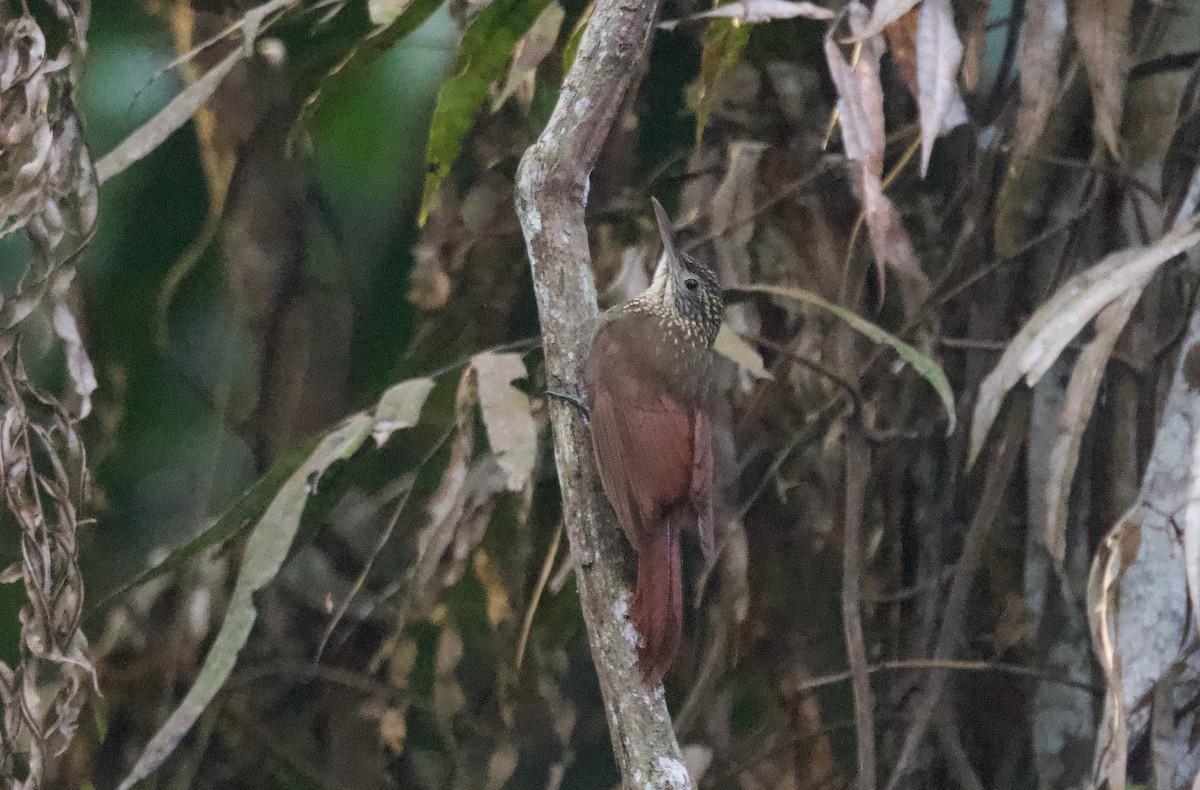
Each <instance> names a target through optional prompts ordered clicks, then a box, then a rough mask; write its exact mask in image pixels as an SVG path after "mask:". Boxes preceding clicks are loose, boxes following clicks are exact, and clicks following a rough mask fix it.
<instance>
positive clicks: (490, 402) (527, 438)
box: [471, 351, 537, 491]
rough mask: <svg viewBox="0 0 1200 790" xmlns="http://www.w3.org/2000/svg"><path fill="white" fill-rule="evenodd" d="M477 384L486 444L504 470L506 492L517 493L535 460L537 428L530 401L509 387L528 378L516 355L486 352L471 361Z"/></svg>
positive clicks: (527, 479)
mask: <svg viewBox="0 0 1200 790" xmlns="http://www.w3.org/2000/svg"><path fill="white" fill-rule="evenodd" d="M471 365H472V367H473V368H474V369H475V374H476V376H477V380H478V382H479V407H480V410H481V411H482V412H483V424H484V426H485V427H486V428H487V435H488V443H489V444H490V445H491V447H492V451H493V452H494V453H495V454H496V462H497V463H498V464H500V468H501V469H503V470H504V473H505V476H506V478H507V485H508V490H510V491H520V490H521V489H523V488H524V487H525V486H526V485H527V484H528V483H529V480H530V478H531V476H532V475H533V462H534V460H535V459H536V457H537V426H536V425H535V424H534V422H533V415H532V413H531V412H530V406H529V397H528V396H527V395H526V394H525V393H523V392H521V391H520V390H519V389H517V388H516V387H514V386H513V385H512V382H514V381H516V380H517V379H523V378H525V377H526V376H527V375H529V374H528V372H527V371H526V370H525V362H524V361H523V360H522V358H521V355H520V354H517V353H496V352H492V351H485V352H484V353H482V354H477V355H475V356H474V357H472V358H471Z"/></svg>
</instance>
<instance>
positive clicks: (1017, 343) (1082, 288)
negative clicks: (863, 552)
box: [967, 218, 1200, 465]
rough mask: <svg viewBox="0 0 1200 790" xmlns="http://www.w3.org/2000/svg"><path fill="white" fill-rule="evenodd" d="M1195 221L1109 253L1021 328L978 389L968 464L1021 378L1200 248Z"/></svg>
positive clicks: (1034, 374)
mask: <svg viewBox="0 0 1200 790" xmlns="http://www.w3.org/2000/svg"><path fill="white" fill-rule="evenodd" d="M1196 225H1197V219H1196V218H1192V219H1191V220H1189V221H1187V222H1184V223H1180V224H1179V225H1177V226H1176V227H1175V228H1173V229H1172V230H1171V231H1170V232H1169V233H1167V234H1166V235H1165V236H1163V237H1162V238H1161V239H1159V240H1158V241H1157V242H1155V243H1154V244H1151V245H1148V246H1146V247H1130V248H1128V249H1124V250H1121V251H1119V252H1114V253H1112V254H1111V255H1109V256H1107V257H1106V258H1104V260H1102V261H1100V262H1099V263H1097V264H1096V265H1095V266H1093V267H1091V268H1089V269H1087V270H1086V271H1083V272H1080V273H1079V274H1077V275H1075V276H1074V277H1072V278H1071V279H1070V280H1068V281H1067V282H1066V283H1064V284H1063V285H1062V287H1061V288H1059V289H1058V291H1057V292H1055V294H1054V296H1052V297H1050V299H1049V300H1047V301H1046V303H1045V304H1043V305H1042V306H1041V307H1039V308H1038V310H1037V312H1036V313H1034V315H1033V317H1032V318H1031V319H1030V320H1029V321H1028V323H1026V324H1025V326H1024V327H1022V329H1021V331H1020V332H1018V333H1017V336H1016V337H1014V338H1013V339H1012V341H1011V342H1010V343H1009V344H1008V347H1007V348H1006V349H1005V351H1004V354H1003V355H1002V356H1001V357H1000V361H999V362H997V363H996V367H995V368H994V369H993V370H992V372H991V373H989V374H988V376H987V378H985V379H984V380H983V383H982V384H980V386H979V400H978V401H976V403H975V415H974V417H973V419H972V420H971V442H970V451H969V453H968V460H967V463H968V465H970V464H973V463H974V461H975V458H976V457H977V456H978V455H979V451H980V450H981V449H982V448H983V443H984V440H985V439H986V438H987V434H988V430H989V429H990V428H991V426H992V423H993V422H994V421H995V419H996V416H997V415H998V414H999V413H1000V405H1001V403H1002V402H1003V400H1004V396H1005V395H1006V394H1007V393H1008V391H1009V390H1011V389H1012V388H1013V387H1014V386H1016V384H1017V382H1019V381H1020V380H1021V378H1022V377H1024V379H1025V381H1026V383H1027V384H1029V385H1033V384H1035V383H1037V380H1038V379H1039V378H1041V376H1042V374H1043V373H1045V372H1046V371H1047V370H1048V369H1049V368H1050V366H1051V365H1053V364H1054V361H1055V360H1056V359H1058V356H1059V354H1061V353H1062V351H1063V349H1064V348H1066V347H1067V345H1068V344H1069V343H1070V342H1071V340H1072V338H1074V337H1075V336H1076V335H1077V334H1079V332H1080V330H1082V329H1083V328H1084V326H1086V325H1087V323H1088V322H1089V321H1091V320H1092V319H1093V318H1095V317H1096V315H1097V314H1098V313H1099V312H1100V311H1101V310H1103V309H1104V308H1105V307H1107V306H1108V305H1109V304H1111V303H1112V302H1113V301H1114V300H1116V299H1117V298H1118V297H1120V296H1121V295H1122V294H1124V293H1125V292H1126V291H1128V290H1129V289H1131V288H1133V287H1134V286H1135V285H1136V284H1137V283H1140V282H1142V281H1143V280H1144V279H1145V278H1147V277H1149V276H1150V275H1151V274H1153V273H1154V272H1155V271H1157V270H1158V267H1159V266H1161V265H1162V264H1164V263H1166V262H1167V261H1168V260H1170V259H1171V258H1173V257H1175V256H1176V255H1178V254H1180V253H1181V252H1185V251H1187V250H1189V249H1191V248H1192V247H1194V246H1195V245H1196V244H1197V243H1200V231H1197V230H1196Z"/></svg>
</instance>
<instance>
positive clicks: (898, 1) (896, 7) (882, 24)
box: [852, 0, 919, 41]
mask: <svg viewBox="0 0 1200 790" xmlns="http://www.w3.org/2000/svg"><path fill="white" fill-rule="evenodd" d="M918 1H919V0H879V2H877V3H876V4H875V8H874V10H873V11H872V12H871V17H870V19H868V20H866V22H865V23H864V24H862V25H861V26H859V27H858V28H857V29H855V30H854V39H855V40H856V41H862V40H864V39H868V38H871V37H872V36H877V35H879V34H880V33H882V32H883V31H884V28H886V27H887V26H888V25H890V24H892V23H893V22H895V21H896V20H897V19H899V18H900V17H902V16H904V15H905V14H907V13H908V12H909V11H911V10H912V9H913V8H915V7H916V5H917V2H918ZM852 5H853V4H852Z"/></svg>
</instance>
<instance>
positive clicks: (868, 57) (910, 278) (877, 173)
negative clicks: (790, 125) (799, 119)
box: [825, 0, 929, 306]
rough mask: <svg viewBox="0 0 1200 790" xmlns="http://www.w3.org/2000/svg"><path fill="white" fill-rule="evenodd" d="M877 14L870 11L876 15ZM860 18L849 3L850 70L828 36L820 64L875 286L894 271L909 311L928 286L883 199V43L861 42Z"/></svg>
mask: <svg viewBox="0 0 1200 790" xmlns="http://www.w3.org/2000/svg"><path fill="white" fill-rule="evenodd" d="M879 8H880V7H879V6H876V12H878V11H879ZM905 10H906V11H907V10H908V9H907V8H905ZM865 15H866V10H865V8H864V7H863V6H862V4H861V3H858V2H857V0H856V1H855V2H853V3H851V5H850V28H851V30H853V31H854V32H855V33H856V34H857V35H858V36H859V38H860V41H859V44H860V45H861V50H860V51H859V53H858V60H857V61H856V62H855V63H854V65H853V67H852V66H851V65H850V63H848V62H847V61H846V58H845V56H844V55H843V54H842V51H841V47H840V46H839V45H838V44H837V42H836V41H834V40H833V38H832V36H828V37H826V39H825V59H826V61H827V62H828V63H829V74H830V77H832V79H833V83H834V85H835V86H836V87H837V91H838V114H839V116H840V118H841V125H842V144H843V146H844V147H845V149H846V156H847V158H849V159H851V160H853V161H854V162H856V163H857V164H858V165H859V167H858V172H857V174H856V176H857V177H856V178H855V179H854V183H855V188H856V189H857V190H859V198H860V199H861V200H862V204H863V211H864V213H865V215H866V223H867V233H868V236H869V237H870V241H871V251H872V253H873V254H874V257H875V266H876V269H877V274H878V277H879V281H880V283H881V285H882V283H883V282H884V280H885V277H884V269H885V268H886V267H891V268H892V269H893V270H895V272H896V273H897V275H899V276H900V277H901V278H903V280H904V282H905V284H906V287H905V302H906V305H908V306H911V305H912V304H914V303H916V302H918V301H920V299H921V298H923V293H924V292H926V291H927V290H928V287H929V284H928V280H927V278H926V277H925V274H924V273H923V272H922V271H921V265H920V261H919V260H918V259H917V253H916V250H915V249H914V248H913V244H912V240H911V239H910V238H909V236H908V231H907V230H906V229H905V228H904V225H903V223H902V222H901V220H900V214H899V212H897V211H896V207H895V206H893V205H892V201H891V200H890V199H889V198H888V197H887V195H885V194H884V193H883V181H882V180H883V153H884V143H885V136H884V131H885V130H884V117H883V86H882V84H881V83H880V81H879V59H880V57H881V55H882V54H883V48H884V43H883V38H882V37H881V36H878V35H876V36H872V37H864V36H863V34H862V32H861V28H862V24H863V19H864V18H865ZM889 21H890V20H889ZM918 65H919V64H918Z"/></svg>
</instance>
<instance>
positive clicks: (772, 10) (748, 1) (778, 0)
mask: <svg viewBox="0 0 1200 790" xmlns="http://www.w3.org/2000/svg"><path fill="white" fill-rule="evenodd" d="M836 16H837V12H835V11H833V10H831V9H828V8H822V7H821V6H819V5H816V4H814V3H808V2H794V0H734V2H731V3H726V4H725V5H720V6H717V7H716V8H711V9H709V10H708V11H703V12H701V13H699V14H692V15H691V16H686V17H684V18H682V19H671V20H667V21H666V22H660V23H659V24H658V26H659V27H660V28H662V29H663V30H673V29H675V28H676V27H678V26H679V25H682V24H685V23H687V22H694V21H696V20H698V19H728V20H730V21H731V22H733V23H734V24H735V25H741V24H756V23H758V22H770V21H771V20H773V19H797V18H804V19H815V20H818V21H821V22H826V21H828V20H830V19H833V18H834V17H836Z"/></svg>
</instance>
